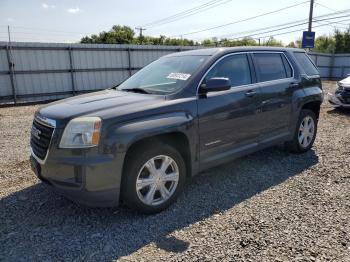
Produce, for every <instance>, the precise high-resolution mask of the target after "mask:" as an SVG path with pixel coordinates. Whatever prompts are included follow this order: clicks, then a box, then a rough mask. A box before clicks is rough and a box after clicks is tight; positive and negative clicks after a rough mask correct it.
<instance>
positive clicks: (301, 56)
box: [294, 52, 320, 76]
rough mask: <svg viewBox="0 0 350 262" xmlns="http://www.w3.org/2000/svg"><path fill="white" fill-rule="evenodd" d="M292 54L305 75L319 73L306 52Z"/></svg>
mask: <svg viewBox="0 0 350 262" xmlns="http://www.w3.org/2000/svg"><path fill="white" fill-rule="evenodd" d="M294 56H295V58H296V60H297V61H298V63H299V65H300V66H301V67H302V69H303V70H304V71H305V73H306V74H307V75H309V76H312V75H319V74H320V73H319V72H318V70H317V68H316V66H314V64H313V63H312V62H311V59H310V58H309V57H308V55H307V54H306V53H303V52H295V53H294Z"/></svg>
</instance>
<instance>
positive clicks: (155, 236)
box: [0, 147, 318, 261]
mask: <svg viewBox="0 0 350 262" xmlns="http://www.w3.org/2000/svg"><path fill="white" fill-rule="evenodd" d="M317 162H318V157H317V156H316V154H315V152H314V151H313V150H310V151H308V152H307V153H304V154H299V155H294V154H289V153H287V152H285V151H284V150H283V149H282V148H280V147H274V148H270V149H267V150H263V151H260V152H258V153H255V154H252V155H249V156H246V157H243V158H239V159H236V160H234V161H232V162H230V163H228V164H225V165H221V166H219V167H216V168H213V169H210V170H208V171H206V172H204V173H202V174H200V175H198V176H196V177H194V178H191V179H189V180H190V181H188V183H186V187H185V190H184V193H183V194H182V195H181V196H180V198H179V200H178V201H177V202H176V203H175V204H174V205H172V206H171V207H170V208H168V209H167V210H165V211H163V212H161V213H159V214H155V215H148V216H147V215H141V214H137V213H135V212H132V211H130V210H127V209H125V208H123V207H122V208H116V209H94V208H87V207H83V206H79V205H77V204H74V203H72V202H70V201H68V200H66V199H65V198H63V197H61V196H59V195H57V194H55V193H54V192H53V190H52V188H50V187H49V186H47V185H45V184H42V183H39V184H35V185H33V186H30V187H28V188H26V189H23V190H21V191H18V192H16V193H14V194H11V195H9V196H7V197H5V198H3V199H2V200H1V203H0V208H1V212H0V219H1V222H0V225H1V230H0V243H1V246H2V247H1V251H0V255H1V256H0V258H1V257H3V260H6V261H7V260H18V258H19V257H22V258H26V260H46V259H53V260H73V259H76V260H88V261H89V260H99V259H101V260H113V259H117V258H120V257H121V256H127V255H130V254H132V253H133V252H136V251H138V250H139V249H140V248H142V247H143V246H145V245H147V244H150V243H151V244H152V245H155V246H156V247H157V248H160V249H163V250H166V251H170V252H174V253H180V252H184V251H186V250H187V249H188V247H189V245H190V243H189V242H186V241H183V240H181V239H178V238H176V237H174V235H173V234H172V235H171V234H170V233H172V232H174V231H176V230H181V229H183V228H185V227H187V226H189V225H191V224H193V223H196V222H198V221H201V220H203V219H206V218H208V217H210V216H212V215H213V214H216V213H220V212H224V211H225V210H228V209H230V208H232V207H234V206H235V205H237V204H238V203H240V202H242V201H244V200H246V199H248V198H251V197H252V196H254V195H256V194H258V193H260V192H262V191H264V190H267V189H269V188H271V187H275V186H278V185H279V184H280V183H283V182H284V181H285V180H287V179H288V178H290V177H293V176H296V175H299V174H300V173H301V172H302V171H303V170H305V169H308V168H310V167H311V166H313V165H315V164H316V163H317ZM1 253H2V254H1ZM72 254H73V257H72Z"/></svg>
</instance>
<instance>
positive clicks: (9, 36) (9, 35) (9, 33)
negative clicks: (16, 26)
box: [7, 25, 11, 44]
mask: <svg viewBox="0 0 350 262" xmlns="http://www.w3.org/2000/svg"><path fill="white" fill-rule="evenodd" d="M7 34H8V38H9V44H11V32H10V26H9V25H8V26H7Z"/></svg>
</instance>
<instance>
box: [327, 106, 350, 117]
mask: <svg viewBox="0 0 350 262" xmlns="http://www.w3.org/2000/svg"><path fill="white" fill-rule="evenodd" d="M327 114H330V115H344V116H350V108H333V109H332V110H328V111H327Z"/></svg>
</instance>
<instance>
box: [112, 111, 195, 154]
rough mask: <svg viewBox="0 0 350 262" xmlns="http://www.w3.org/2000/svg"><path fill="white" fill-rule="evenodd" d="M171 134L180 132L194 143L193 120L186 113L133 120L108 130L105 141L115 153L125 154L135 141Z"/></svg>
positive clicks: (173, 113)
mask: <svg viewBox="0 0 350 262" xmlns="http://www.w3.org/2000/svg"><path fill="white" fill-rule="evenodd" d="M171 132H181V133H183V134H185V135H186V137H187V139H188V141H190V143H191V142H194V141H195V138H196V137H197V136H195V125H194V118H193V117H192V116H191V115H190V114H189V113H187V112H172V113H166V114H161V115H155V116H148V117H145V118H141V119H140V118H138V119H134V120H132V121H129V122H124V123H120V124H117V125H116V126H113V127H111V128H109V132H108V135H107V140H108V141H109V142H108V143H109V146H112V144H113V146H112V147H114V148H115V149H116V150H117V152H126V151H127V150H128V148H129V147H130V146H131V145H132V144H133V143H134V142H136V141H139V140H141V139H144V138H148V137H153V136H156V135H160V134H166V133H171Z"/></svg>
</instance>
